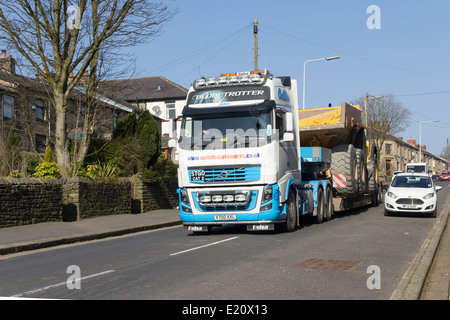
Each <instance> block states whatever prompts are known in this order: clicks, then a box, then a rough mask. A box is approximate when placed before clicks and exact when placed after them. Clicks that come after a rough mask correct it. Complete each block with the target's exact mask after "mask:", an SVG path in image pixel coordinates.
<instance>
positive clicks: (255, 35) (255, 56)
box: [253, 19, 258, 71]
mask: <svg viewBox="0 0 450 320" xmlns="http://www.w3.org/2000/svg"><path fill="white" fill-rule="evenodd" d="M253 69H254V71H258V19H255V21H254V22H253Z"/></svg>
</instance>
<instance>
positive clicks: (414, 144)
mask: <svg viewBox="0 0 450 320" xmlns="http://www.w3.org/2000/svg"><path fill="white" fill-rule="evenodd" d="M406 143H408V144H410V145H412V146H414V147H415V146H416V139H413V138H412V137H411V138H409V139H408V141H406Z"/></svg>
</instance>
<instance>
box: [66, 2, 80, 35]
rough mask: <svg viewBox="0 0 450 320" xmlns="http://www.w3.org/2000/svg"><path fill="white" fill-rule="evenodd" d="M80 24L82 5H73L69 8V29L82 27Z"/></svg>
mask: <svg viewBox="0 0 450 320" xmlns="http://www.w3.org/2000/svg"><path fill="white" fill-rule="evenodd" d="M80 24H81V11H80V7H78V6H75V5H71V6H70V7H69V8H67V28H68V29H69V30H72V29H80Z"/></svg>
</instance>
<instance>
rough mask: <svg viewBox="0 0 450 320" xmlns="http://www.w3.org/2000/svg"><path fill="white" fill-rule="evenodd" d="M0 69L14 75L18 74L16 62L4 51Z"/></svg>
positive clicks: (0, 58) (0, 59)
mask: <svg viewBox="0 0 450 320" xmlns="http://www.w3.org/2000/svg"><path fill="white" fill-rule="evenodd" d="M0 69H1V70H3V71H4V72H6V73H8V74H10V75H12V74H16V60H15V59H14V58H13V57H12V56H11V55H10V54H8V55H6V50H4V49H3V50H2V55H1V57H0Z"/></svg>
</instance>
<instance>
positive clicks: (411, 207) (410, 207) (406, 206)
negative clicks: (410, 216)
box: [403, 204, 417, 209]
mask: <svg viewBox="0 0 450 320" xmlns="http://www.w3.org/2000/svg"><path fill="white" fill-rule="evenodd" d="M403 209H417V206H416V205H415V204H404V205H403Z"/></svg>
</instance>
